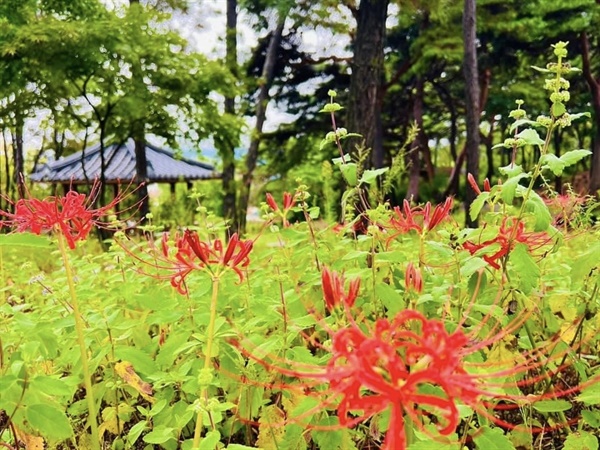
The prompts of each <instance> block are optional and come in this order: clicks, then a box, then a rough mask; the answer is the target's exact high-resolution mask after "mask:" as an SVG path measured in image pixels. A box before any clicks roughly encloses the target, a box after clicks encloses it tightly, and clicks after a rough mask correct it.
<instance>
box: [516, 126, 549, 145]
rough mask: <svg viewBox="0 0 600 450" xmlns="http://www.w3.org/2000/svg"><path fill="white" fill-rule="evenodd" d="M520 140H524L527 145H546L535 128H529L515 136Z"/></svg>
mask: <svg viewBox="0 0 600 450" xmlns="http://www.w3.org/2000/svg"><path fill="white" fill-rule="evenodd" d="M515 137H517V138H519V139H523V140H524V141H525V143H526V144H527V145H539V146H542V145H544V141H543V140H542V138H540V135H539V134H538V132H537V131H535V130H534V129H533V128H527V129H525V130H523V131H521V132H520V133H519V134H517V135H515Z"/></svg>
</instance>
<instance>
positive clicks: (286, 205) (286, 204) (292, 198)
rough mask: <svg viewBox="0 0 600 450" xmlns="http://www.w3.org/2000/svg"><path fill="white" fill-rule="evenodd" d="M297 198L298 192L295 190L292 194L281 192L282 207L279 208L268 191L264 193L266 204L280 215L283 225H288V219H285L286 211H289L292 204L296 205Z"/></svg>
mask: <svg viewBox="0 0 600 450" xmlns="http://www.w3.org/2000/svg"><path fill="white" fill-rule="evenodd" d="M298 199H299V193H298V192H296V193H295V194H294V195H292V194H290V193H289V192H284V193H283V208H281V209H280V208H279V205H278V204H277V202H276V201H275V199H274V198H273V196H272V195H271V194H270V193H267V194H266V200H267V205H269V208H271V210H272V211H273V212H275V213H277V214H278V215H279V216H281V219H282V221H283V226H284V227H288V226H289V225H290V223H289V221H288V220H287V215H288V212H290V210H291V209H292V208H293V207H294V206H296V203H297V202H298Z"/></svg>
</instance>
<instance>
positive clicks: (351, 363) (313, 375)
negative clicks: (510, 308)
mask: <svg viewBox="0 0 600 450" xmlns="http://www.w3.org/2000/svg"><path fill="white" fill-rule="evenodd" d="M527 319H528V314H523V315H521V317H516V318H515V319H514V321H513V322H512V323H510V324H508V325H504V326H500V324H498V325H497V326H492V327H491V328H492V331H490V334H489V335H488V336H489V337H487V338H484V339H477V335H478V334H479V333H480V332H481V331H482V329H483V324H482V325H481V327H475V328H474V329H472V331H471V332H469V333H466V332H465V331H463V330H464V328H463V325H464V324H462V323H460V324H458V326H457V327H456V328H455V330H456V331H454V332H448V330H447V328H446V325H445V324H444V322H442V321H441V320H437V319H427V318H426V317H425V316H423V314H421V313H420V312H418V311H415V310H403V311H400V312H399V313H398V314H397V315H396V316H395V317H394V318H393V319H391V320H390V319H378V320H377V321H376V322H375V323H374V324H373V326H371V327H370V326H369V325H368V324H366V323H361V324H360V325H359V324H357V323H356V322H355V321H354V320H353V319H352V318H350V324H349V325H348V326H347V327H345V328H341V329H339V330H337V331H332V330H329V329H328V330H327V331H328V333H329V334H330V335H331V348H330V349H328V350H329V352H330V353H331V358H330V360H329V361H328V363H327V364H326V365H325V366H318V365H309V364H301V363H290V362H289V361H285V365H283V364H282V365H278V364H272V363H270V362H269V361H267V360H265V359H263V358H260V357H256V356H254V355H253V354H252V352H251V351H248V350H247V349H245V348H243V347H242V348H241V350H242V351H243V353H244V354H245V355H246V356H248V357H250V359H252V360H254V361H256V362H258V363H259V364H261V365H263V366H264V367H265V368H267V369H268V370H269V371H270V372H276V373H279V374H283V375H286V376H289V377H294V378H296V379H298V380H299V381H301V383H302V384H301V385H300V387H301V389H302V391H301V392H304V393H305V394H306V395H310V394H314V395H317V396H321V398H325V400H324V401H323V403H321V404H320V405H318V407H315V408H314V410H313V411H309V412H308V413H310V414H314V413H316V412H322V410H323V408H324V407H335V408H336V410H337V416H338V419H339V423H340V425H341V426H344V427H352V426H354V425H356V424H358V423H360V422H363V421H365V420H367V419H369V418H370V417H372V416H374V415H375V414H378V413H382V412H385V411H389V412H390V421H389V428H388V431H387V433H386V436H385V440H384V443H383V445H382V449H384V450H405V449H406V444H407V442H406V435H405V427H404V425H405V417H409V418H410V419H411V423H412V425H414V426H416V427H419V428H420V429H421V430H422V431H424V432H426V433H427V432H428V431H427V430H425V429H424V426H423V423H424V422H425V418H426V417H428V418H434V420H431V422H433V423H435V424H436V425H437V429H438V432H439V434H441V435H446V436H447V435H450V434H451V433H453V432H455V431H456V429H457V427H458V426H459V424H460V420H461V419H460V415H459V412H458V405H460V404H464V405H467V406H469V407H471V408H473V409H474V410H476V411H477V412H478V413H479V414H482V415H483V416H485V417H487V418H488V419H490V420H493V421H496V418H495V417H494V416H493V415H492V414H490V413H489V412H488V411H487V408H488V407H489V406H490V405H489V404H488V403H487V402H486V399H493V400H494V401H500V400H509V401H516V402H524V401H529V402H531V403H533V402H535V401H538V400H541V399H548V398H558V397H562V396H565V395H570V394H572V393H573V392H576V391H578V390H580V389H581V386H578V387H577V388H567V389H565V390H563V391H554V392H548V393H544V394H539V395H530V396H526V395H508V394H506V393H502V391H499V390H498V388H499V387H502V386H504V382H496V381H495V380H505V379H510V380H515V379H517V378H522V380H521V381H518V382H516V383H515V382H514V381H513V382H509V384H510V385H511V386H513V387H514V386H515V384H516V386H525V385H534V384H536V383H540V382H541V381H542V380H545V378H544V376H537V377H536V376H534V377H531V378H523V375H526V374H530V373H535V371H536V370H537V369H539V368H540V367H548V360H547V359H545V358H540V353H539V350H534V351H531V352H525V353H523V354H520V358H519V359H518V360H516V361H511V362H510V364H502V365H501V368H500V369H494V367H493V366H492V365H491V364H488V363H468V362H466V361H467V357H468V356H470V355H473V354H477V355H478V356H477V358H476V359H479V358H480V357H481V356H482V355H484V354H486V352H488V351H489V347H491V346H493V345H494V344H497V343H500V342H501V341H502V340H503V339H504V338H506V337H507V336H509V335H512V334H513V333H515V332H516V331H517V330H518V329H520V328H521V327H522V325H523V323H524V322H525V321H526V320H527ZM488 321H489V316H487V317H486V319H485V320H484V322H488ZM557 339H559V338H557ZM233 343H234V344H235V345H237V346H238V347H240V343H239V342H237V341H236V342H233ZM571 351H572V349H567V350H565V351H564V352H559V353H560V354H558V355H553V357H554V358H556V360H560V358H563V357H564V356H565V355H566V354H567V353H569V352H571ZM291 364H294V365H295V367H294V366H292V367H291V368H290V365H291ZM565 367H566V366H564V365H561V366H560V367H559V369H558V372H560V370H563V369H564V368H565ZM471 369H475V373H471V372H470V370H471ZM532 371H533V372H532ZM597 381H598V380H597V377H596V379H595V380H594V381H593V382H597ZM590 383H591V381H590ZM320 384H326V385H327V386H328V388H327V389H326V390H323V389H322V387H320V386H319V385H320ZM286 387H287V388H289V386H286V385H282V388H286ZM432 387H433V388H435V389H434V390H432V389H431V388H432ZM497 423H501V424H502V425H503V426H508V427H510V426H511V424H508V423H505V422H502V421H501V420H498V421H497ZM514 426H516V425H514ZM514 426H513V427H514Z"/></svg>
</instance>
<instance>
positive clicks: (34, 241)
mask: <svg viewBox="0 0 600 450" xmlns="http://www.w3.org/2000/svg"><path fill="white" fill-rule="evenodd" d="M51 242H52V241H51V240H50V239H48V237H47V236H38V235H36V234H32V233H11V234H1V235H0V247H38V248H50V243H51Z"/></svg>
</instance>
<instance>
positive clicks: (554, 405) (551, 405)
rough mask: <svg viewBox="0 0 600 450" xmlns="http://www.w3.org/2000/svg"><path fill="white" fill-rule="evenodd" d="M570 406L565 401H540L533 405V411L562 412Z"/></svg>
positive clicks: (570, 405) (569, 403)
mask: <svg viewBox="0 0 600 450" xmlns="http://www.w3.org/2000/svg"><path fill="white" fill-rule="evenodd" d="M572 406H573V405H572V404H571V402H568V401H567V400H541V401H539V402H535V403H534V404H533V409H535V410H536V411H539V412H564V411H568V410H569V409H571V407H572Z"/></svg>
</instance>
